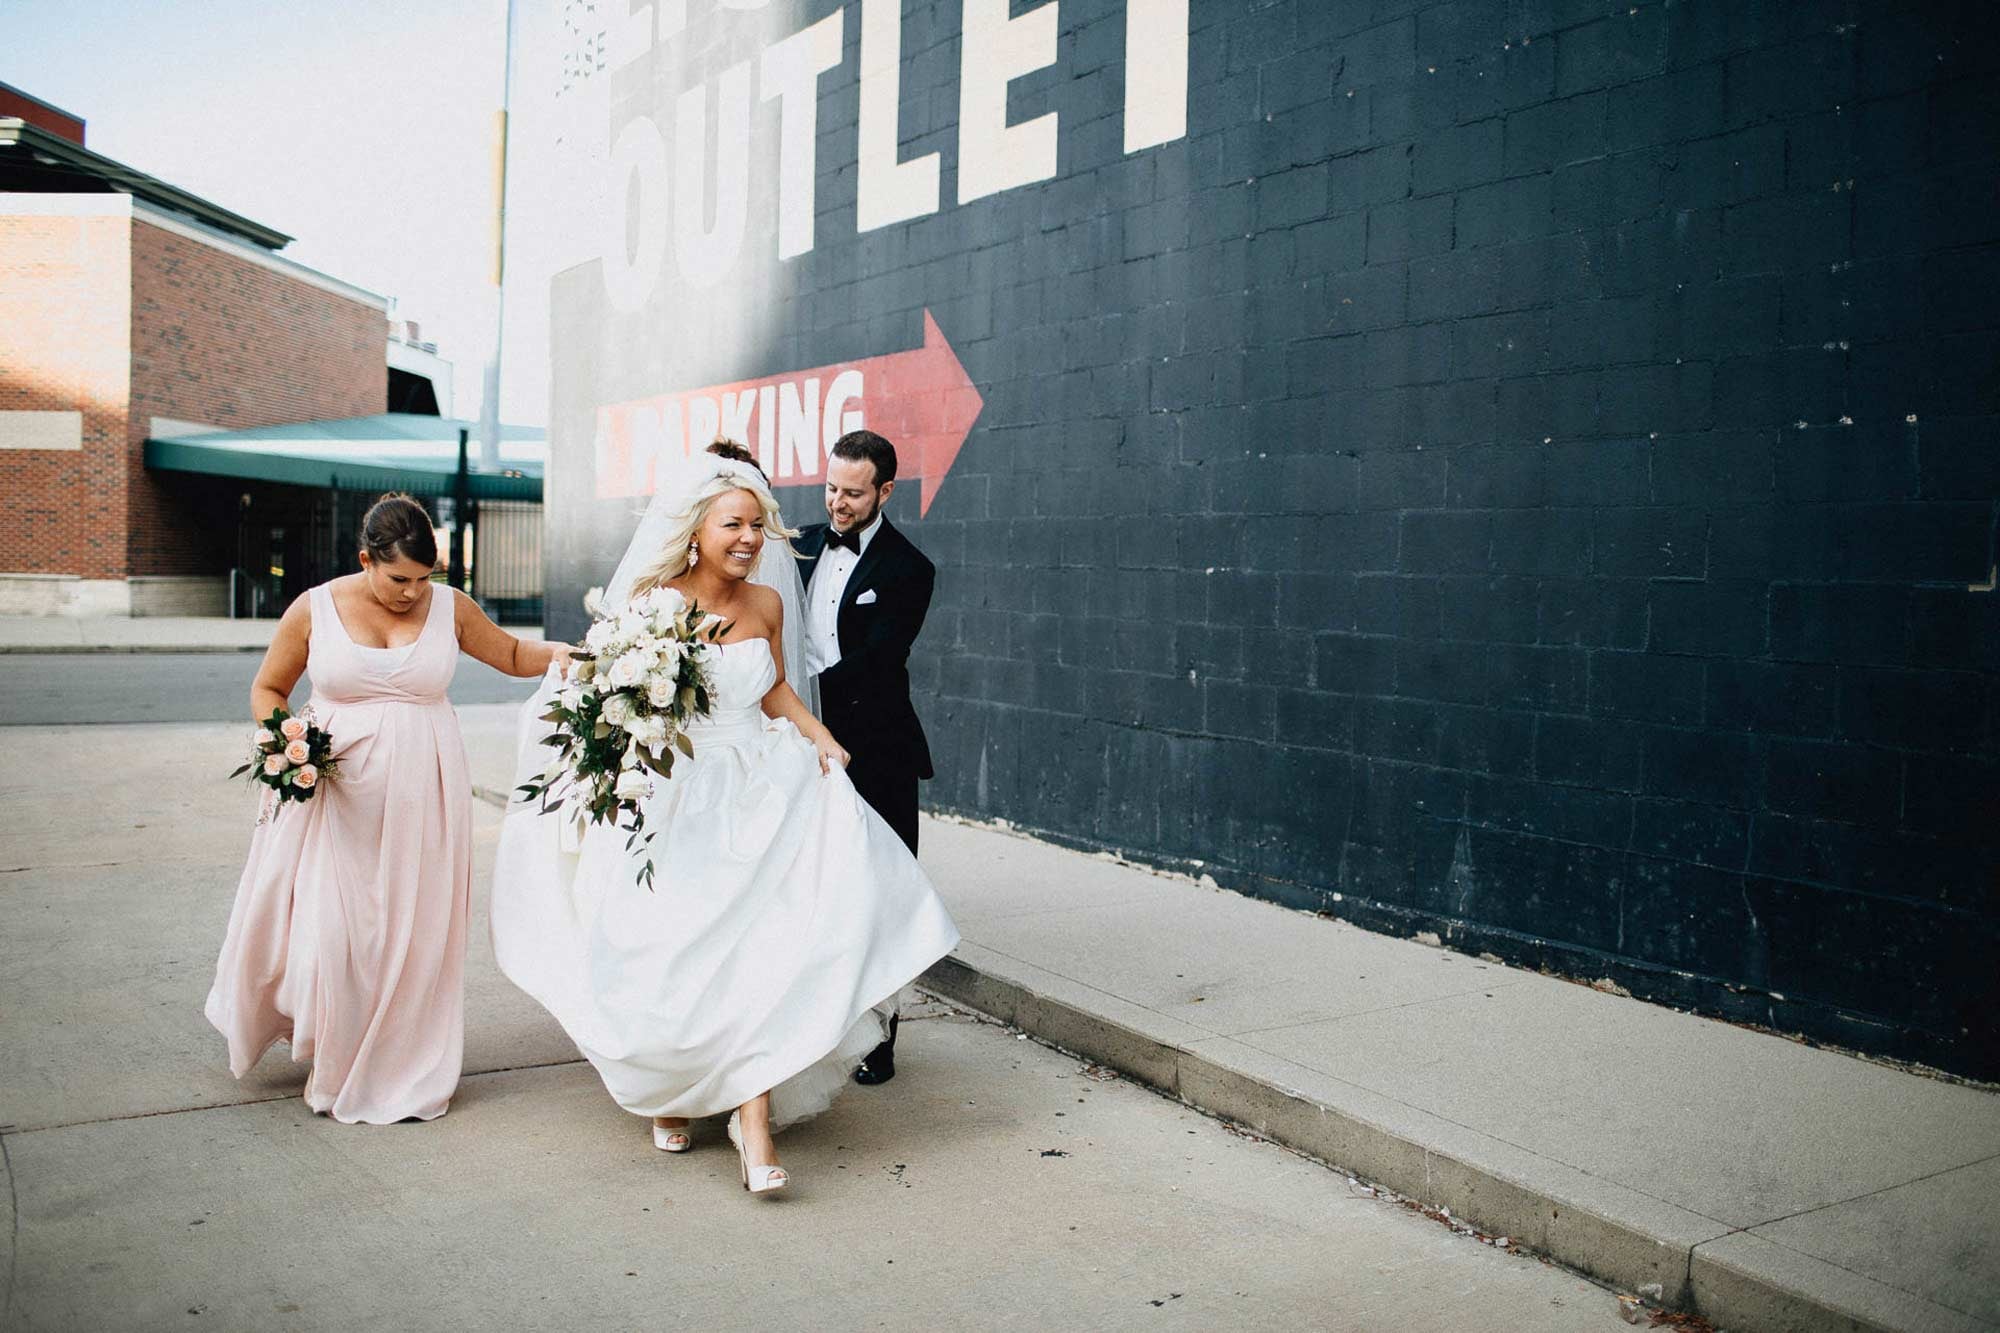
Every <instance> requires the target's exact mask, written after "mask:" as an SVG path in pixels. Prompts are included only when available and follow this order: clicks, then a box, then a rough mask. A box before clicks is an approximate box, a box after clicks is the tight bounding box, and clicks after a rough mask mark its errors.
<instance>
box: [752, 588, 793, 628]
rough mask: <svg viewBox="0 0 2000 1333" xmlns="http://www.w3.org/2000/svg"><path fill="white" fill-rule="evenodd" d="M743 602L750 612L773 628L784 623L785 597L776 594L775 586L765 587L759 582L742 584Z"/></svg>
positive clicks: (779, 626)
mask: <svg viewBox="0 0 2000 1333" xmlns="http://www.w3.org/2000/svg"><path fill="white" fill-rule="evenodd" d="M743 602H744V605H745V606H746V607H748V608H749V610H750V612H751V614H752V615H753V616H755V617H756V618H757V619H758V620H760V621H763V622H764V623H765V624H766V625H768V626H770V627H771V628H773V629H777V628H781V627H782V626H783V625H784V623H785V599H784V598H782V597H780V596H778V590H777V589H776V588H767V587H765V586H764V585H763V584H761V583H746V584H744V585H743Z"/></svg>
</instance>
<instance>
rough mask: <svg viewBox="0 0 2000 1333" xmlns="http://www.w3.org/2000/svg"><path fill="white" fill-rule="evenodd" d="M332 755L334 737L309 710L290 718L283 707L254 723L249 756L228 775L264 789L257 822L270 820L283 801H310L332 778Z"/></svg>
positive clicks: (336, 765) (334, 772)
mask: <svg viewBox="0 0 2000 1333" xmlns="http://www.w3.org/2000/svg"><path fill="white" fill-rule="evenodd" d="M339 767H340V766H339V763H338V761H336V760H335V759H334V757H333V737H332V736H330V735H328V734H327V732H326V731H325V729H323V728H321V727H318V726H316V725H314V723H313V720H312V714H311V712H310V710H308V711H307V713H306V714H305V715H304V716H301V717H293V716H292V715H291V714H289V713H287V712H286V711H285V710H284V709H282V708H279V709H274V710H273V711H272V713H271V716H269V717H267V718H265V719H264V720H263V721H262V722H260V723H258V724H257V729H256V730H255V731H253V732H251V733H250V758H249V760H248V762H246V763H245V764H244V765H243V767H241V768H239V769H237V770H236V771H235V772H234V773H231V774H230V775H229V776H230V777H232V778H240V777H242V776H243V775H244V774H246V773H247V774H249V775H250V780H251V781H252V782H254V783H257V784H259V785H261V786H262V787H263V788H264V809H263V813H262V815H261V817H260V818H259V820H258V822H259V823H262V822H264V820H267V819H269V818H270V817H271V816H272V814H273V813H274V812H275V811H276V810H278V809H279V808H281V807H282V806H283V804H284V803H285V802H286V801H306V800H311V799H312V797H313V796H314V794H315V793H317V792H318V791H319V789H320V784H322V783H325V782H330V781H332V780H333V779H334V778H335V777H336V776H337V775H338V770H339Z"/></svg>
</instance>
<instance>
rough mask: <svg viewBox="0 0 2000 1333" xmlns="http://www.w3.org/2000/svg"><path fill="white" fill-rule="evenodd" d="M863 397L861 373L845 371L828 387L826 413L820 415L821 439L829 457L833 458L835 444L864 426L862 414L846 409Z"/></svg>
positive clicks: (835, 377)
mask: <svg viewBox="0 0 2000 1333" xmlns="http://www.w3.org/2000/svg"><path fill="white" fill-rule="evenodd" d="M860 396H861V372H860V371H858V370H843V371H841V372H840V373H839V374H838V375H835V376H834V377H833V383H831V384H829V385H827V386H826V411H824V412H823V413H821V414H820V438H821V439H822V440H824V441H825V442H826V452H827V457H829V458H831V457H832V456H833V442H834V441H835V440H837V439H839V438H840V437H841V436H843V435H845V434H847V432H849V431H851V430H860V429H861V427H862V425H863V424H864V423H863V422H862V420H861V413H860V412H858V411H856V412H849V411H846V410H845V408H846V407H847V405H848V404H849V403H851V402H853V401H854V400H855V399H857V398H859V397H860Z"/></svg>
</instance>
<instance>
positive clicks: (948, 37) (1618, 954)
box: [579, 0, 2000, 1077]
mask: <svg viewBox="0 0 2000 1333" xmlns="http://www.w3.org/2000/svg"><path fill="white" fill-rule="evenodd" d="M1028 7H1029V6H1026V5H1023V4H1019V3H1017V4H1016V5H1015V9H1016V11H1017V12H1019V11H1021V10H1024V9H1026V8H1028ZM829 8H830V6H826V5H817V6H805V7H802V8H801V13H802V16H803V17H817V16H818V15H819V14H820V13H823V12H826V11H827V10H828V9H829ZM958 9H959V6H958V3H957V0H941V2H939V3H924V2H922V0H908V3H906V4H905V11H906V32H905V37H904V42H905V45H904V59H905V70H904V77H905V86H904V90H903V96H904V102H905V110H904V117H903V133H904V137H905V148H904V152H905V155H909V154H912V153H915V152H921V151H928V150H931V149H938V150H940V151H941V152H942V154H943V172H944V181H943V196H944V199H945V200H946V205H945V207H944V208H943V210H942V211H941V212H939V213H938V214H936V215H934V216H931V217H926V218H922V219H919V220H916V221H913V222H910V223H907V224H904V225H902V226H899V227H895V228H891V229H888V230H885V231H882V232H876V233H871V234H868V235H864V236H859V237H857V236H855V235H854V233H853V228H852V218H853V203H852V200H853V179H854V147H853V131H852V125H853V110H852V108H853V105H854V84H853V80H854V70H855V68H856V65H857V55H856V51H855V45H856V40H857V39H856V37H855V32H856V28H857V26H858V25H856V24H854V23H852V22H850V24H849V28H848V31H849V51H848V57H847V63H846V64H845V65H844V66H843V67H842V69H841V70H840V71H837V72H836V73H835V74H832V75H829V76H828V79H827V83H826V85H825V95H824V97H823V105H824V107H825V111H824V115H823V121H822V135H821V144H820V172H821V181H822V209H823V210H824V211H823V212H822V216H821V220H820V237H821V239H820V244H819V246H818V248H817V249H815V250H814V251H813V252H812V254H810V255H808V256H806V257H804V258H802V259H800V260H797V261H793V263H792V264H791V265H790V266H788V268H787V269H786V270H785V273H786V277H785V280H784V282H783V284H782V286H781V288H780V289H779V290H781V291H782V293H783V294H784V295H786V296H788V297H789V298H790V301H791V304H790V307H789V309H790V311H791V312H792V314H793V316H794V319H793V320H792V323H793V324H795V325H796V328H794V329H793V330H792V331H791V332H788V333H787V334H785V335H784V336H783V337H782V338H781V339H780V340H779V341H780V345H779V346H778V347H777V348H774V349H768V350H767V351H763V352H760V354H759V355H760V357H761V358H762V360H763V361H765V362H768V364H757V365H747V364H746V365H743V366H741V367H740V368H739V372H738V373H742V374H757V373H768V372H770V371H772V370H775V369H782V368H783V367H784V366H785V365H789V364H814V363H817V362H819V361H824V360H827V359H830V358H833V357H838V356H849V355H865V354H869V353H871V352H874V351H877V350H881V349H882V348H885V347H902V346H914V345H916V344H917V342H919V341H920V340H921V310H922V309H923V308H925V307H928V308H929V309H930V310H931V311H933V312H934V314H935V315H936V318H937V320H938V322H939V324H940V326H941V327H942V328H943V329H944V330H945V332H946V334H947V336H948V337H949V338H950V339H951V340H952V343H953V345H954V347H955V349H956V350H957V352H958V354H959V355H960V357H961V358H962V359H963V361H964V364H965V366H966V368H967V370H968V372H969V373H970V374H971V376H972V378H973V380H974V381H975V382H976V383H977V385H978V386H979V388H980V390H981V392H982V393H983V394H984V395H985V401H986V407H985V411H984V414H983V415H982V416H981V418H980V420H979V423H978V426H977V428H976V429H975V430H974V432H973V434H972V436H971V437H970V439H969V441H968V443H967V445H966V448H965V450H964V452H963V453H962V454H961V455H960V457H959V458H958V461H957V463H956V466H955V468H954V470H953V472H952V474H951V476H950V478H949V480H948V481H947V482H946V483H945V485H944V487H943V489H942V491H941V493H940V496H939V498H938V500H937V502H936V503H935V505H934V506H933V508H932V509H931V511H930V513H929V515H928V516H927V517H926V518H924V519H923V520H922V521H918V520H917V518H916V506H915V496H914V494H912V495H910V496H908V497H899V498H898V501H897V508H896V510H895V512H896V513H897V515H898V517H899V520H900V521H902V522H905V523H906V524H907V525H908V527H909V529H910V530H911V531H912V533H913V535H914V536H915V538H916V540H917V541H918V542H919V543H920V544H921V545H922V546H924V547H925V548H926V549H927V550H929V551H930V552H931V553H932V554H933V556H934V557H935V558H936V559H937V561H938V563H939V565H940V567H941V577H940V581H939V592H938V600H937V603H936V606H935V608H934V610H933V613H932V617H931V622H930V625H929V627H928V629H927V630H926V632H925V635H924V637H923V640H922V641H921V643H920V646H919V654H918V660H917V661H916V663H915V668H916V680H917V682H918V688H919V699H918V703H919V707H920V709H921V711H922V713H923V715H924V717H925V720H926V722H927V724H928V726H929V727H930V730H931V735H932V737H933V746H934V749H935V750H936V753H937V766H938V778H937V780H936V781H935V782H934V783H932V784H930V786H929V788H928V799H929V801H930V802H931V803H932V804H933V805H934V806H935V807H937V808H939V809H941V810H945V811H951V812H961V813H964V814H966V815H970V816H974V817H980V818H1001V819H1005V820H1008V821H1010V822H1012V823H1014V824H1016V825H1019V826H1021V827H1023V828H1026V829H1030V830H1035V831H1039V832H1041V833H1043V834H1045V835H1047V836H1051V837H1053V838H1056V839H1058V840H1061V841H1065V842H1068V843H1072V844H1074V845H1078V846H1084V847H1092V848H1113V849H1117V850H1119V851H1121V852H1123V853H1125V854H1127V855H1130V856H1132V857H1135V858H1138V859H1141V860H1146V861H1151V862H1155V863H1159V864H1164V865H1172V866H1197V865H1198V866H1199V867H1200V868H1201V869H1203V870H1204V871H1205V872H1207V873H1209V874H1212V875H1214V876H1215V877H1216V878H1217V879H1218V880H1219V881H1221V882H1222V883H1224V884H1226V885H1228V886H1230V887H1233V888H1236V889H1239V890H1242V891H1244V892H1246V893H1251V894H1256V895H1259V896H1263V897H1267V898H1271V899H1274V900H1276V901H1279V902H1282V903H1287V904H1291V905H1294V906H1298V907H1302V908H1307V909H1315V910H1322V911H1327V912H1332V913H1337V914H1339V915H1341V916H1343V917H1347V918H1349V919H1352V920H1354V921H1357V922H1359V923H1361V924H1364V925H1367V926H1370V927H1374V928H1378V929H1383V930H1389V931H1395V932H1399V933H1413V932H1417V931H1435V932H1438V933H1439V934H1441V935H1442V936H1443V937H1444V938H1445V939H1446V940H1447V941H1448V942H1450V943H1453V944H1455V945H1456V946H1458V947H1462V948H1467V949H1475V950H1488V951H1492V952H1494V953H1497V954H1499V955H1501V956H1503V957H1505V958H1508V959H1510V960H1513V961H1516V962H1521V963H1526V964H1528V965H1539V966H1544V967H1548V968H1551V969H1554V970H1556V971H1559V972H1562V973H1564V974H1568V975H1573V976H1577V977H1582V978H1591V979H1596V978H1605V977H1608V978H1610V979H1612V980H1613V981H1615V982H1616V983H1618V984H1620V985H1622V986H1624V987H1627V988H1629V989H1630V990H1632V991H1633V992H1635V993H1637V994H1640V995H1643V996H1647V997H1651V998H1654V999H1658V1000H1661V1001H1664V1002H1667V1003H1672V1004H1676V1005H1684V1006H1691V1007H1694V1008H1697V1009H1700V1010H1703V1011H1705V1012H1709V1013H1713V1014H1717V1015H1721V1016H1724V1017H1727V1018H1731V1019H1736V1020H1741V1021H1750V1022H1755V1023H1760V1024H1768V1025H1771V1026H1774V1027H1777V1028H1779V1029H1783V1030H1786V1031H1793V1032H1800V1033H1804V1034H1807V1035H1809V1036H1812V1037H1815V1038H1821V1039H1827V1040H1832V1041H1835V1042H1838V1043H1842V1044H1845V1045H1850V1046H1855V1047H1860V1048H1864V1049H1868V1050H1872V1051H1878V1052H1883V1053H1888V1054H1892V1055H1896V1056H1900V1057H1907V1058H1913V1059H1918V1060H1922V1061H1927V1062H1931V1063H1935V1064H1938V1065H1942V1066H1946V1067H1949V1068H1952V1069H1956V1070H1959V1071H1963V1072H1967V1073H1972V1074H1977V1075H1981V1076H1985V1077H1994V1076H2000V1048H1997V1047H1996V1041H1995V1024H1994V1021H1993V1017H1992V1015H1993V1012H1994V1009H1995V1006H1996V1004H2000V991H1996V981H1995V978H1996V976H2000V969H1996V967H1995V963H1994V959H1995V956H1996V952H1995V945H1996V943H2000V940H1996V921H2000V879H1997V878H1996V873H1997V872H2000V854H1997V853H2000V797H1997V796H1996V793H2000V759H1996V754H2000V745H1996V741H2000V734H1996V733H2000V692H1996V688H1995V682H1996V679H2000V675H1996V665H2000V593H1993V594H1979V593H1974V592H1969V591H1968V590H1967V585H1968V584H1973V583H1983V582H1985V581H1986V579H1987V576H1988V573H1989V571H1990V570H1991V568H1992V566H1993V563H1994V560H1995V551H1994V541H1995V513H1996V508H1995V499H1996V495H2000V434H1996V426H2000V314H1996V311H2000V197H1996V182H1997V181H2000V111H1996V107H2000V83H1996V77H1995V75H1996V69H2000V47H1996V46H1995V45H1994V43H1993V42H1992V41H1991V40H1990V38H1991V32H1990V30H1989V29H1987V28H1986V26H1985V25H1984V24H1982V23H1979V22H1977V21H1976V20H1975V18H1974V17H1973V16H1974V15H1975V14H1977V13H1978V12H1979V7H1978V6H1970V5H1968V6H1958V5H1950V4H1922V3H1903V4H1891V3H1863V2H1862V0H1785V2H1783V3H1780V2H1779V0H1673V2H1672V3H1661V2H1660V0H1638V2H1637V3H1632V0H1618V2H1617V3H1606V2H1605V0H1506V2H1505V3H1501V2H1500V0H1494V2H1493V3H1475V2H1471V0H1467V2H1466V3H1435V4H1425V3H1420V2H1419V3H1392V2H1390V0H1373V2H1372V3H1369V2H1366V0H1276V2H1275V3H1261V4H1257V5H1248V4H1240V3H1221V2H1220V0H1196V2H1195V4H1194V6H1193V18H1192V31H1191V42H1190V61H1191V71H1190V72H1191V85H1190V93H1189V132H1188V136H1187V137H1186V138H1185V139H1184V140H1181V141H1178V142H1175V143H1171V144H1169V145H1166V146H1164V147H1161V148H1157V149H1152V150H1148V151H1146V152H1143V153H1139V154H1134V155H1131V156H1127V155H1125V154H1124V153H1123V152H1122V143H1121V133H1120V125H1121V120H1120V104H1121V98H1122V84H1123V70H1122V65H1121V60H1122V22H1123V19H1122V12H1123V11H1122V6H1121V5H1120V4H1118V3H1117V2H1116V0H1062V7H1061V11H1060V13H1061V30H1062V36H1061V41H1060V55H1059V69H1058V72H1059V75H1060V77H1049V76H1046V75H1045V76H1038V77H1034V78H1031V79H1028V80H1024V81H1022V82H1021V83H1019V84H1017V85H1016V87H1015V88H1014V90H1013V95H1012V99H1011V102H1012V114H1013V116H1014V117H1015V118H1016V119H1017V120H1018V119H1024V118H1026V117H1028V116H1031V115H1036V114H1040V113H1041V112H1043V111H1049V110H1053V111H1056V112H1057V113H1059V115H1060V117H1061V128H1060V154H1061V172H1060V175H1059V177H1058V178H1057V179H1056V180H1054V181H1051V182H1048V183H1046V184H1044V185H1040V186H1033V187H1027V188H1023V189H1018V190H1014V191H1011V192H1008V193H1005V194H1002V195H998V196H995V197H992V198H989V199H986V200H982V201H979V202H977V203H975V204H972V205H968V206H963V207H959V206H954V205H953V204H952V203H951V202H950V201H951V200H953V199H954V198H955V169H956V167H955V160H954V143H953V136H952V133H951V128H952V127H951V121H952V119H953V116H954V114H955V106H956V81H957V68H958V47H957V43H958V23H959V20H958ZM808 10H809V11H810V12H809V13H808V12H807V11H808ZM852 13H853V10H852V7H851V6H850V17H851V16H852ZM693 382H699V381H693ZM812 504H813V497H812V496H811V495H810V494H807V495H801V496H797V497H796V506H797V507H801V508H806V509H809V508H810V507H811V506H812ZM579 581H581V580H579Z"/></svg>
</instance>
